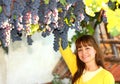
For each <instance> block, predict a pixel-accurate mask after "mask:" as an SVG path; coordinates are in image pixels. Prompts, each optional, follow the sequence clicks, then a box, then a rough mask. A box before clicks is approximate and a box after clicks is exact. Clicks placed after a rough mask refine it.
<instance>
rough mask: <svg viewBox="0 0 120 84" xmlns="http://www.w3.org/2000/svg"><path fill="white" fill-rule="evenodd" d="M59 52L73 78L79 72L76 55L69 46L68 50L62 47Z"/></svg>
mask: <svg viewBox="0 0 120 84" xmlns="http://www.w3.org/2000/svg"><path fill="white" fill-rule="evenodd" d="M59 51H60V53H61V55H62V57H63V59H64V60H65V62H66V64H67V66H68V68H69V70H70V72H71V74H72V76H73V75H74V74H75V72H76V71H77V65H76V56H75V54H74V53H73V52H72V50H71V49H70V47H69V46H67V48H66V49H64V50H63V48H62V46H60V48H59Z"/></svg>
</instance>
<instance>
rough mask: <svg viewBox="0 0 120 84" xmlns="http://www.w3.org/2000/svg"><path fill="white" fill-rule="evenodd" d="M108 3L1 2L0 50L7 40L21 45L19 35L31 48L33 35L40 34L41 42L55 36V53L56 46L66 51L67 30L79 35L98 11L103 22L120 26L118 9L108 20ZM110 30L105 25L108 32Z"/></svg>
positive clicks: (78, 0)
mask: <svg viewBox="0 0 120 84" xmlns="http://www.w3.org/2000/svg"><path fill="white" fill-rule="evenodd" d="M107 2H108V0H101V1H98V0H0V7H2V11H1V12H0V40H1V42H2V44H3V46H5V47H8V46H9V44H10V39H12V41H13V42H14V41H20V40H22V39H21V36H22V33H25V35H26V37H27V42H28V44H29V45H32V42H33V40H32V35H33V34H34V33H35V32H37V31H41V36H43V37H44V38H45V37H47V36H49V35H50V34H54V43H53V45H54V46H53V48H54V50H55V51H57V50H58V49H59V42H60V43H61V44H60V45H61V46H62V47H63V49H65V48H66V47H67V45H68V39H67V35H68V31H69V28H71V29H75V31H78V32H80V31H81V30H82V27H83V26H82V24H81V23H84V22H85V23H86V24H88V23H89V21H90V20H91V16H92V17H93V16H95V15H96V13H98V12H101V8H102V9H103V10H105V11H103V12H102V13H101V17H100V18H102V20H103V22H105V23H111V24H112V23H113V21H114V20H113V21H112V20H111V19H117V21H118V22H119V18H117V16H119V9H116V10H115V11H113V12H115V13H112V15H113V16H115V18H112V17H110V15H111V12H110V11H109V10H108V9H109V8H108V7H106V3H107ZM102 3H103V4H102ZM91 4H92V6H91ZM118 4H119V2H118ZM103 5H105V6H103ZM102 6H103V7H102ZM116 8H117V7H116ZM3 10H4V11H3ZM89 16H90V17H89ZM107 18H108V19H107ZM110 20H111V21H110ZM115 25H117V23H116V24H115ZM110 26H111V25H109V24H108V28H109V29H111V28H110ZM112 26H114V25H112ZM117 27H119V25H118V26H117Z"/></svg>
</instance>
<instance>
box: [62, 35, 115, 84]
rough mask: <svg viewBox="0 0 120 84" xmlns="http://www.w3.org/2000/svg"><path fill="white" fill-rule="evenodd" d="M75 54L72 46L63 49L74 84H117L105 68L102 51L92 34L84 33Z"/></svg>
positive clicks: (76, 43) (77, 44)
mask: <svg viewBox="0 0 120 84" xmlns="http://www.w3.org/2000/svg"><path fill="white" fill-rule="evenodd" d="M75 45H76V51H75V54H74V53H72V51H71V49H70V47H69V46H68V47H67V48H66V49H64V50H63V49H62V47H60V53H61V54H62V56H63V59H64V60H65V62H66V64H67V65H68V68H69V70H70V72H71V74H72V77H73V80H72V82H73V84H115V82H114V78H113V76H112V74H111V73H110V72H109V71H107V70H105V69H104V66H103V60H102V57H103V55H102V53H101V51H100V49H99V46H98V45H97V43H96V41H95V39H94V38H93V37H92V36H91V35H83V36H82V37H79V38H78V39H77V40H76V42H75Z"/></svg>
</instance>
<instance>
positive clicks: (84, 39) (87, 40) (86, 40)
mask: <svg viewBox="0 0 120 84" xmlns="http://www.w3.org/2000/svg"><path fill="white" fill-rule="evenodd" d="M81 44H82V45H83V46H87V45H89V46H92V47H93V48H94V49H95V50H96V55H95V62H96V64H97V65H98V66H102V67H104V65H103V54H102V52H101V50H100V48H99V46H98V44H97V42H96V41H95V39H94V37H93V36H91V35H83V36H81V37H79V38H78V39H77V40H76V42H75V45H76V51H75V54H76V56H77V57H76V61H77V67H78V70H77V71H76V73H75V74H74V76H73V79H72V82H73V83H74V82H75V81H76V80H77V79H78V78H80V77H81V75H82V74H83V70H84V69H85V63H84V62H82V61H81V60H80V58H79V57H78V51H77V50H78V48H79V47H80V46H81Z"/></svg>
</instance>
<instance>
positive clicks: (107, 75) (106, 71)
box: [100, 68, 114, 79]
mask: <svg viewBox="0 0 120 84" xmlns="http://www.w3.org/2000/svg"><path fill="white" fill-rule="evenodd" d="M100 74H101V75H102V76H104V78H109V79H114V77H113V74H112V73H111V72H110V71H108V70H107V69H104V68H102V70H101V73H100Z"/></svg>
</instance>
